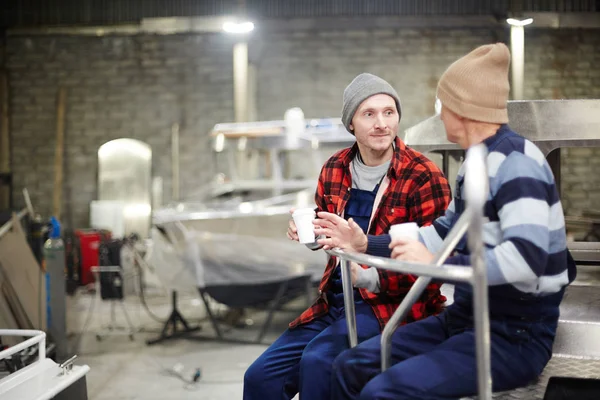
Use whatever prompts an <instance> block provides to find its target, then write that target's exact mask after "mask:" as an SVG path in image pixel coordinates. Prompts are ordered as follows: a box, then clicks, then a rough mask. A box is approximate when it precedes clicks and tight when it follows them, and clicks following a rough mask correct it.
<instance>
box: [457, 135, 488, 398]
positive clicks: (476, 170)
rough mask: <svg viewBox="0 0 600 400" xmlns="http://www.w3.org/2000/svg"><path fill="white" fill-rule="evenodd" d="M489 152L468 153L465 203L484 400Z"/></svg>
mask: <svg viewBox="0 0 600 400" xmlns="http://www.w3.org/2000/svg"><path fill="white" fill-rule="evenodd" d="M486 156H487V148H486V147H485V145H484V144H479V145H477V146H473V147H471V148H470V149H469V151H468V152H467V159H466V160H465V163H466V164H467V166H468V169H466V173H465V185H464V189H465V201H466V204H467V210H468V212H469V213H470V214H471V224H470V225H469V231H468V235H467V240H468V245H469V253H470V255H471V265H472V267H473V268H472V270H473V311H474V320H475V321H474V323H475V326H474V327H475V351H476V356H477V391H478V398H479V399H481V400H491V399H492V376H491V357H490V319H489V308H488V282H487V268H486V263H485V247H484V244H483V210H484V206H485V203H486V201H487V196H488V191H489V190H488V177H487V166H486V163H485V160H486Z"/></svg>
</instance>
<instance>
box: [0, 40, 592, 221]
mask: <svg viewBox="0 0 600 400" xmlns="http://www.w3.org/2000/svg"><path fill="white" fill-rule="evenodd" d="M507 33H508V32H507V31H505V30H499V31H498V30H489V29H454V30H441V29H440V30H436V29H427V30H425V29H423V30H415V29H398V30H351V31H343V32H342V31H327V32H300V31H297V32H285V33H281V32H280V33H270V34H267V33H264V34H263V35H262V36H261V35H260V34H258V32H257V35H255V36H254V37H253V38H252V39H251V41H250V45H249V57H250V61H251V62H252V63H253V64H255V65H256V67H257V75H258V88H257V92H258V96H257V97H258V98H257V109H258V118H259V119H280V118H282V117H283V114H284V112H285V110H286V109H287V108H289V107H293V106H299V107H301V108H302V109H303V110H304V113H305V115H306V116H307V117H323V116H339V112H340V108H341V97H342V91H343V89H344V87H345V86H346V85H347V84H348V83H349V82H350V80H351V79H352V78H353V77H354V76H355V75H356V74H358V73H360V72H363V71H368V72H372V73H374V74H378V75H380V76H382V77H383V78H385V79H387V80H388V81H389V82H390V83H391V84H392V85H394V86H395V87H396V89H397V91H398V92H399V94H400V97H401V100H402V105H403V118H402V123H401V129H402V128H406V127H409V126H411V125H412V124H414V123H416V122H418V121H420V120H422V119H423V118H426V117H428V116H430V115H431V113H432V112H433V100H434V95H435V85H436V82H437V79H438V78H439V76H440V75H441V73H442V72H443V71H444V69H445V68H446V67H447V65H448V64H449V63H451V62H452V61H454V60H455V59H456V58H458V57H460V56H461V55H463V54H465V53H466V52H467V51H469V50H470V49H472V48H474V47H476V46H477V45H480V44H483V43H489V42H491V41H506V39H507ZM230 40H231V39H228V38H226V37H224V36H222V35H174V36H154V35H140V36H123V37H121V36H110V37H74V36H73V37H66V36H61V37H48V36H31V37H9V38H8V44H7V67H8V69H9V73H10V85H11V123H12V137H13V142H12V146H13V169H14V173H15V177H14V180H15V199H14V200H15V203H16V204H22V199H21V197H20V189H21V188H22V187H23V186H26V187H28V188H29V190H30V192H31V194H32V197H33V202H34V205H36V206H37V208H38V209H39V210H40V212H42V213H44V214H46V215H47V214H48V213H49V212H50V210H51V197H52V167H53V162H54V137H55V114H56V110H55V109H56V104H55V103H56V102H55V98H56V93H57V89H58V87H59V86H61V85H62V86H65V87H66V88H67V90H68V100H67V103H68V106H67V125H66V152H65V157H66V174H67V176H66V177H65V178H66V180H67V181H66V183H65V190H66V192H65V197H66V200H65V209H67V210H69V212H70V213H71V214H72V215H71V219H72V224H73V225H75V226H85V225H86V224H87V221H88V208H89V202H90V201H91V200H93V199H94V198H95V197H96V187H97V184H96V179H97V178H96V171H97V153H96V152H97V150H98V147H99V146H100V145H101V144H102V143H104V142H106V141H108V140H111V139H114V138H118V137H133V138H137V139H141V140H143V141H145V142H147V143H149V144H150V145H151V146H152V149H153V151H154V154H153V157H154V158H153V169H154V171H153V173H154V175H157V176H162V177H163V178H164V182H165V187H164V188H165V200H169V198H170V197H169V193H170V187H171V182H170V176H171V167H170V152H171V149H170V127H171V124H172V123H174V122H178V123H181V124H182V128H181V139H180V141H181V174H182V175H181V191H182V195H183V196H186V195H189V194H190V193H192V192H193V191H194V189H197V188H198V187H199V186H200V185H201V184H202V183H205V182H206V181H207V180H208V179H210V178H211V177H212V175H213V173H214V172H215V167H214V160H213V158H212V157H211V154H210V151H209V149H208V141H207V132H208V131H209V129H210V127H211V126H212V125H213V124H215V123H217V122H223V121H230V120H232V119H233V95H232V93H233V84H232V56H231V48H232V42H231V41H230ZM599 61H600V30H587V31H583V30H564V31H557V30H534V29H531V30H528V31H527V54H526V70H525V73H526V75H525V84H526V87H525V96H526V98H529V99H533V98H546V99H551V98H600V81H599V80H600V76H599V73H600V72H599V71H598V69H597V68H595V66H597V65H598V64H599ZM598 155H600V154H598V152H597V150H593V151H591V152H590V151H589V150H577V151H575V150H569V151H568V152H564V156H563V164H564V173H563V181H564V184H563V188H564V193H563V195H564V197H565V204H566V205H567V208H568V210H569V211H576V210H580V209H584V208H591V207H592V208H593V207H595V208H600V207H599V206H598V202H597V200H595V199H596V198H597V194H598V193H597V192H596V193H594V190H596V191H597V190H598V187H600V185H598V183H600V177H598V176H597V174H594V169H593V168H594V165H595V164H594V161H593V160H596V159H598ZM582 159H586V160H592V161H590V162H582V161H581V160H582ZM583 169H585V171H583ZM586 188H589V189H590V191H588V192H585V193H584V194H583V195H582V194H581V192H580V191H579V189H586Z"/></svg>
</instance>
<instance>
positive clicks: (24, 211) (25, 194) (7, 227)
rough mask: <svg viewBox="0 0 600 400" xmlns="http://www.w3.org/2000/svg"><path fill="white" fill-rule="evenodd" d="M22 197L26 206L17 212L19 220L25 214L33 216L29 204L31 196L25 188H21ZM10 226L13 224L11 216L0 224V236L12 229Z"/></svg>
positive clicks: (31, 207) (31, 206)
mask: <svg viewBox="0 0 600 400" xmlns="http://www.w3.org/2000/svg"><path fill="white" fill-rule="evenodd" d="M23 197H24V198H25V204H26V207H25V208H23V209H22V210H21V211H19V212H18V213H17V218H18V219H19V221H20V220H22V219H23V217H25V216H26V215H29V216H30V217H31V218H33V216H34V215H35V214H34V211H33V205H31V198H30V197H29V191H28V190H27V188H24V189H23ZM12 226H13V219H12V218H11V219H9V220H8V221H7V222H6V223H5V224H4V225H2V226H1V227H0V238H2V236H4V235H6V233H7V232H8V231H10V230H11V229H12Z"/></svg>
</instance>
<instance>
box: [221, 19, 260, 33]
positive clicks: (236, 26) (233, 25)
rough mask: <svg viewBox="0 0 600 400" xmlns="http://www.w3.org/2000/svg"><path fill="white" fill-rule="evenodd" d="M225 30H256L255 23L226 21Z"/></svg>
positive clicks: (240, 31)
mask: <svg viewBox="0 0 600 400" xmlns="http://www.w3.org/2000/svg"><path fill="white" fill-rule="evenodd" d="M223 30H224V31H225V32H227V33H248V32H252V31H253V30H254V24H253V23H252V22H250V21H247V22H225V23H224V24H223Z"/></svg>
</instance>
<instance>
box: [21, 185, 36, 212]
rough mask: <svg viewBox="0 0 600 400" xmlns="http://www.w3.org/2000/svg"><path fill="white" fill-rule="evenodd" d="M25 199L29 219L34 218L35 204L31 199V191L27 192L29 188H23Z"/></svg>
mask: <svg viewBox="0 0 600 400" xmlns="http://www.w3.org/2000/svg"><path fill="white" fill-rule="evenodd" d="M23 197H24V198H25V206H26V207H27V211H28V212H29V217H30V218H34V217H35V212H34V210H33V204H32V203H31V197H29V190H27V188H23Z"/></svg>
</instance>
